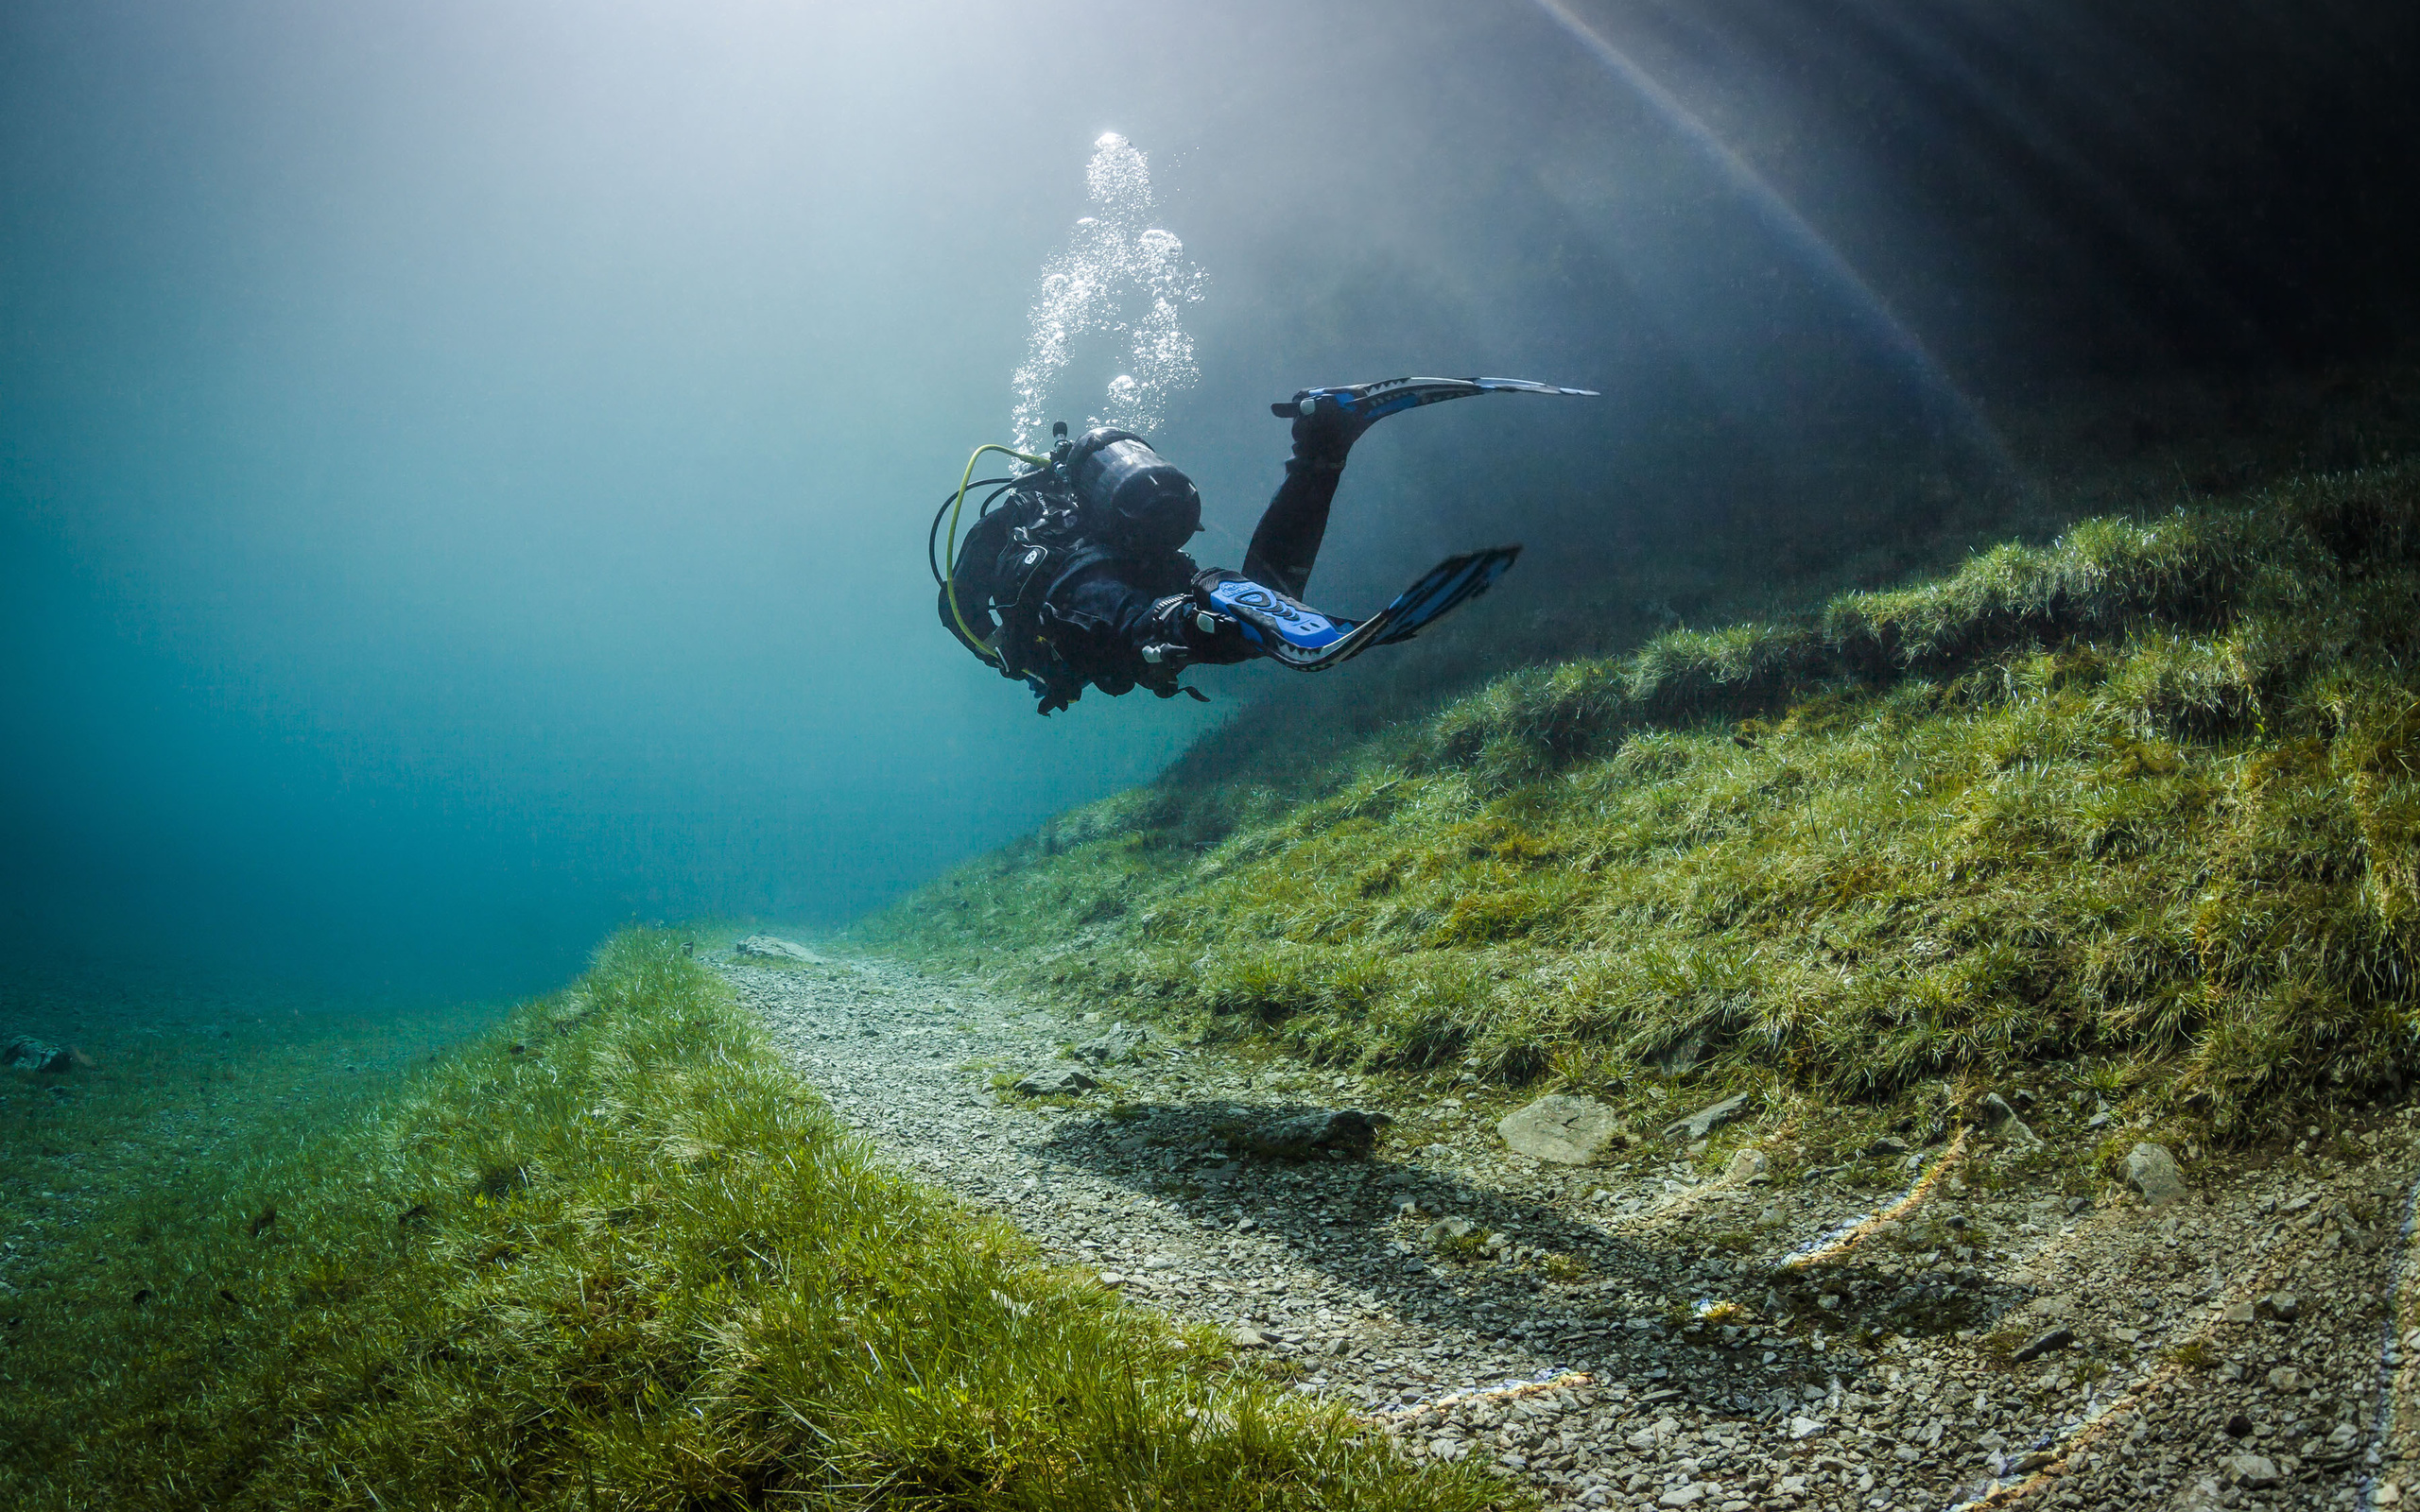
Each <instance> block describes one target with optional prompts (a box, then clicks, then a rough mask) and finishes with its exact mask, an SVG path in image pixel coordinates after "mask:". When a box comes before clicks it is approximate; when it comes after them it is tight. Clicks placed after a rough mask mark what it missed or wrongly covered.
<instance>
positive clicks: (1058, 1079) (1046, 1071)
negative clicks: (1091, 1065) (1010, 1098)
mask: <svg viewBox="0 0 2420 1512" xmlns="http://www.w3.org/2000/svg"><path fill="white" fill-rule="evenodd" d="M1099 1085H1100V1083H1098V1082H1097V1081H1095V1080H1093V1079H1092V1078H1091V1077H1090V1076H1087V1075H1085V1074H1083V1073H1082V1072H1080V1071H1078V1070H1077V1069H1076V1068H1075V1067H1073V1066H1045V1067H1043V1068H1042V1069H1041V1070H1040V1071H1037V1072H1035V1073H1034V1074H1032V1075H1030V1076H1028V1077H1027V1078H1025V1080H1023V1081H1021V1082H1018V1083H1017V1091H1021V1092H1023V1093H1025V1094H1026V1095H1027V1096H1028V1097H1060V1096H1073V1095H1074V1094H1075V1093H1077V1092H1088V1091H1092V1090H1093V1089H1094V1088H1096V1087H1098V1086H1099Z"/></svg>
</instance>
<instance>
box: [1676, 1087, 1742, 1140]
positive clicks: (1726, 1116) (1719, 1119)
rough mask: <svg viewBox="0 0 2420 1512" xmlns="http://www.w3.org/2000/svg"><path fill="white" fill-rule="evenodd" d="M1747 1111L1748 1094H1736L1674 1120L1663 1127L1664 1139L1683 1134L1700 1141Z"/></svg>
mask: <svg viewBox="0 0 2420 1512" xmlns="http://www.w3.org/2000/svg"><path fill="white" fill-rule="evenodd" d="M1747 1110H1748V1094H1747V1093H1746V1092H1738V1093H1736V1094H1734V1095H1732V1096H1730V1097H1726V1098H1724V1099H1723V1100H1722V1101H1720V1102H1719V1103H1708V1104H1707V1105H1706V1106H1705V1107H1703V1108H1699V1109H1698V1110H1697V1111H1696V1112H1694V1113H1691V1114H1690V1115H1689V1116H1688V1117H1686V1118H1678V1119H1674V1120H1673V1121H1672V1122H1671V1123H1669V1124H1667V1125H1664V1137H1665V1138H1666V1139H1670V1138H1671V1137H1672V1136H1673V1135H1675V1134H1681V1133H1685V1134H1687V1135H1688V1137H1689V1138H1691V1139H1693V1140H1702V1139H1703V1138H1705V1137H1706V1136H1707V1135H1708V1134H1711V1133H1713V1132H1714V1131H1715V1130H1716V1129H1718V1128H1720V1127H1721V1126H1722V1125H1725V1124H1728V1123H1730V1122H1731V1121H1732V1120H1733V1119H1735V1118H1737V1117H1738V1116H1739V1115H1740V1114H1742V1113H1745V1112H1746V1111H1747Z"/></svg>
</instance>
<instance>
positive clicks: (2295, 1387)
mask: <svg viewBox="0 0 2420 1512" xmlns="http://www.w3.org/2000/svg"><path fill="white" fill-rule="evenodd" d="M2269 1389H2270V1390H2272V1391H2300V1390H2302V1389H2303V1373H2302V1372H2301V1371H2299V1370H2297V1369H2295V1368H2294V1367H2293V1366H2290V1365H2281V1366H2277V1367H2276V1368H2275V1369H2273V1370H2272V1371H2270V1372H2269Z"/></svg>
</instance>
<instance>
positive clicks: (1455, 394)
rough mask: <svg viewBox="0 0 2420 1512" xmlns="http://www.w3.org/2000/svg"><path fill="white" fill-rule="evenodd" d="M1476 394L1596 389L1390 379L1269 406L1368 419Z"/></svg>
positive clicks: (1586, 395)
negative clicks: (1325, 410) (1320, 410)
mask: <svg viewBox="0 0 2420 1512" xmlns="http://www.w3.org/2000/svg"><path fill="white" fill-rule="evenodd" d="M1473 394H1564V395H1568V396H1570V397H1571V398H1574V399H1595V398H1597V397H1599V396H1598V393H1597V390H1595V389H1594V388H1559V387H1555V386H1554V385H1553V384H1542V383H1537V382H1534V381H1532V380H1530V379H1528V378H1386V379H1381V380H1380V381H1378V382H1377V383H1374V384H1347V385H1345V386H1343V387H1337V388H1305V389H1301V390H1298V391H1297V392H1296V393H1295V395H1294V397H1293V398H1291V399H1287V400H1281V401H1279V402H1278V403H1276V404H1271V405H1270V406H1269V412H1270V413H1271V414H1272V415H1274V416H1276V417H1277V418H1278V419H1279V420H1293V419H1295V418H1296V417H1297V416H1301V415H1307V414H1310V413H1311V412H1312V411H1313V410H1314V409H1317V408H1328V409H1340V410H1343V411H1344V412H1345V413H1346V414H1348V415H1354V416H1357V417H1359V418H1360V419H1362V420H1365V421H1374V420H1376V419H1377V418H1378V417H1380V416H1381V415H1392V414H1393V413H1394V412H1395V411H1396V410H1399V409H1411V408H1415V407H1417V406H1418V405H1421V404H1443V403H1444V402H1445V401H1446V400H1448V399H1468V398H1470V397H1471V396H1472V395H1473Z"/></svg>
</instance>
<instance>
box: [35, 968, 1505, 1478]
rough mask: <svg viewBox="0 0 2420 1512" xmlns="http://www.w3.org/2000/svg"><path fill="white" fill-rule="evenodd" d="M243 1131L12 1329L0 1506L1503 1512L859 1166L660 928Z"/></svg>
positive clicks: (98, 1232)
mask: <svg viewBox="0 0 2420 1512" xmlns="http://www.w3.org/2000/svg"><path fill="white" fill-rule="evenodd" d="M261 1135H262V1137H261V1138H260V1139H259V1140H258V1141H257V1142H256V1143H255V1144H254V1146H253V1147H252V1151H251V1154H250V1155H249V1156H248V1157H247V1158H245V1159H243V1160H234V1161H230V1162H227V1163H223V1164H221V1165H219V1166H217V1167H216V1168H213V1169H210V1170H207V1171H204V1172H200V1173H197V1174H196V1175H195V1177H194V1179H193V1180H192V1181H191V1182H190V1183H189V1184H187V1185H186V1186H185V1187H184V1188H183V1189H182V1190H181V1191H179V1192H176V1193H161V1194H156V1195H155V1196H154V1197H153V1198H152V1199H151V1200H150V1201H148V1202H147V1203H137V1204H134V1205H133V1206H132V1207H130V1209H129V1210H128V1211H119V1212H113V1213H112V1214H109V1215H107V1216H105V1217H104V1218H103V1219H101V1220H98V1221H96V1222H95V1224H94V1225H93V1226H92V1228H91V1229H90V1230H89V1232H88V1235H87V1237H88V1238H89V1240H90V1243H89V1245H79V1246H78V1255H77V1256H76V1257H75V1259H74V1261H73V1262H71V1263H61V1264H59V1265H57V1266H54V1267H53V1269H52V1271H51V1273H50V1274H49V1275H48V1277H47V1278H45V1279H44V1280H43V1282H42V1283H40V1284H39V1285H38V1286H36V1287H34V1288H32V1289H29V1290H28V1291H27V1292H26V1294H25V1295H24V1296H21V1297H18V1298H16V1299H15V1300H14V1301H12V1302H11V1303H10V1304H9V1310H10V1312H11V1313H12V1314H16V1315H15V1316H12V1317H11V1318H10V1319H9V1322H10V1324H11V1327H10V1329H9V1344H8V1346H7V1348H6V1350H5V1352H0V1444H5V1446H6V1448H5V1451H0V1503H6V1504H7V1505H9V1506H11V1507H26V1508H45V1507H49V1508H68V1507H90V1506H111V1507H142V1506H157V1507H192V1506H204V1505H207V1506H230V1507H263V1508H268V1507H280V1508H283V1507H387V1508H400V1507H411V1508H415V1509H419V1508H453V1507H500V1506H507V1505H511V1506H523V1505H542V1506H568V1507H578V1508H583V1509H585V1508H591V1507H595V1508H633V1509H635V1508H715V1507H756V1506H765V1505H798V1506H806V1507H834V1508H841V1507H884V1508H892V1507H898V1508H925V1507H929V1508H942V1507H947V1508H963V1509H970V1512H972V1509H989V1508H1029V1509H1034V1512H1041V1509H1046V1508H1047V1509H1059V1508H1102V1509H1108V1508H1121V1509H1123V1508H1129V1507H1136V1506H1151V1507H1164V1508H1181V1507H1198V1508H1205V1509H1207V1508H1222V1509H1223V1508H1258V1507H1266V1508H1276V1507H1287V1508H1295V1507H1315V1508H1370V1509H1394V1508H1438V1509H1474V1512H1475V1509H1477V1508H1479V1507H1482V1506H1487V1505H1491V1504H1495V1503H1496V1502H1497V1501H1498V1499H1499V1497H1500V1492H1499V1490H1498V1488H1496V1487H1495V1486H1492V1485H1491V1484H1490V1483H1488V1482H1486V1481H1484V1480H1482V1479H1481V1478H1480V1477H1478V1475H1477V1474H1475V1473H1472V1472H1468V1471H1464V1470H1457V1469H1450V1468H1446V1469H1428V1470H1423V1471H1420V1472H1417V1473H1415V1472H1413V1471H1412V1470H1410V1469H1409V1468H1407V1467H1406V1466H1404V1465H1403V1464H1402V1463H1401V1462H1399V1461H1398V1460H1397V1459H1396V1458H1395V1457H1394V1456H1393V1454H1392V1451H1391V1450H1390V1449H1388V1448H1387V1447H1386V1446H1385V1445H1384V1443H1383V1442H1382V1441H1370V1440H1365V1439H1364V1438H1362V1437H1361V1436H1359V1435H1357V1434H1356V1433H1355V1432H1354V1431H1353V1429H1352V1427H1351V1425H1350V1424H1349V1423H1348V1422H1347V1421H1346V1420H1345V1419H1343V1418H1342V1417H1340V1415H1339V1414H1337V1413H1335V1412H1333V1411H1322V1410H1317V1409H1313V1408H1311V1407H1309V1406H1308V1405H1307V1404H1305V1403H1304V1402H1303V1401H1301V1400H1299V1399H1296V1400H1285V1399H1282V1398H1281V1396H1280V1394H1279V1393H1277V1392H1276V1391H1275V1390H1274V1389H1273V1388H1271V1387H1270V1386H1267V1385H1265V1384H1260V1383H1255V1382H1253V1381H1251V1380H1249V1379H1247V1378H1244V1377H1241V1376H1238V1375H1236V1374H1233V1373H1231V1372H1230V1371H1228V1370H1227V1369H1226V1368H1225V1366H1223V1364H1222V1361H1221V1359H1220V1351H1219V1349H1217V1348H1216V1347H1215V1346H1214V1345H1211V1344H1210V1343H1208V1342H1206V1341H1204V1340H1201V1339H1196V1338H1189V1337H1185V1336H1182V1335H1179V1334H1176V1333H1174V1332H1170V1331H1169V1330H1168V1329H1167V1328H1166V1327H1165V1326H1163V1325H1160V1324H1158V1323H1156V1322H1154V1321H1153V1320H1151V1319H1150V1317H1148V1316H1146V1315H1144V1314H1140V1313H1139V1312H1136V1311H1134V1310H1131V1309H1126V1308H1123V1307H1121V1306H1120V1305H1119V1304H1118V1303H1117V1302H1116V1301H1115V1299H1114V1298H1113V1297H1110V1296H1108V1295H1107V1294H1105V1293H1103V1292H1101V1291H1100V1290H1099V1289H1098V1287H1096V1286H1094V1285H1092V1284H1090V1282H1089V1281H1088V1280H1083V1279H1081V1278H1078V1277H1072V1276H1068V1275H1065V1274H1063V1273H1055V1272H1051V1271H1048V1270H1046V1269H1043V1268H1041V1267H1039V1266H1037V1265H1036V1264H1035V1263H1033V1260H1032V1256H1031V1253H1030V1251H1029V1249H1028V1247H1027V1246H1025V1245H1024V1244H1023V1242H1022V1241H1021V1240H1020V1239H1019V1238H1018V1237H1017V1236H1016V1235H1015V1234H1014V1233H1013V1232H1012V1231H1011V1230H1009V1229H1005V1228H1003V1227H1001V1226H998V1225H996V1224H993V1223H989V1222H986V1221H983V1220H979V1219H977V1218H976V1217H973V1216H972V1215H969V1214H967V1213H966V1212H964V1211H960V1210H958V1209H956V1208H954V1207H952V1206H950V1205H948V1204H947V1203H946V1202H945V1201H944V1200H943V1199H942V1198H939V1197H937V1196H936V1195H934V1194H930V1193H928V1192H925V1191H924V1190H922V1189H919V1188H916V1187H913V1186H911V1185H909V1184H908V1183H906V1182H905V1181H903V1180H901V1179H900V1178H898V1177H894V1176H891V1175H890V1174H888V1173H886V1172H885V1171H883V1170H881V1169H880V1168H879V1167H878V1166H876V1165H875V1164H874V1163H873V1161H872V1160H870V1159H869V1158H868V1156H867V1154H866V1152H865V1150H864V1149H863V1148H862V1147H861V1146H860V1145H859V1144H858V1143H856V1141H854V1140H853V1139H850V1138H848V1137H845V1136H844V1135H842V1134H841V1133H839V1132H838V1130H837V1129H836V1127H835V1126H834V1125H833V1124H832V1123H831V1122H830V1121H829V1119H828V1118H827V1117H826V1115H825V1114H824V1113H823V1111H822V1110H821V1106H820V1105H819V1104H818V1103H817V1102H816V1101H815V1100H814V1098H813V1097H812V1096H811V1095H810V1094H809V1093H807V1092H806V1091H805V1090H804V1088H803V1087H801V1086H800V1085H799V1084H798V1083H797V1082H796V1081H794V1080H793V1079H792V1078H791V1077H790V1076H789V1074H787V1071H786V1070H784V1069H783V1068H782V1066H781V1065H780V1063H779V1061H778V1060H777V1058H776V1057H774V1055H773V1053H772V1052H771V1051H770V1050H769V1047H768V1046H767V1045H766V1043H765V1042H764V1041H763V1040H762V1039H761V1038H760V1037H759V1035H758V1033H757V1031H756V1029H755V1027H754V1025H753V1023H752V1021H751V1020H749V1019H748V1018H747V1017H746V1016H745V1015H744V1014H743V1013H742V1012H741V1011H740V1010H738V1009H737V1008H736V1007H735V1005H733V1004H732V1002H731V1000H730V998H729V996H728V994H727V993H726V992H725V991H724V990H723V989H722V988H721V986H720V985H719V983H718V982H717V981H716V980H715V979H714V978H713V977H712V976H711V975H710V974H709V973H708V972H706V971H704V970H703V969H702V968H700V967H699V966H698V965H696V964H695V963H694V962H692V961H690V960H688V959H687V958H685V957H684V955H683V953H682V951H681V949H680V946H679V944H678V942H677V941H676V940H675V939H673V938H672V937H670V936H664V935H658V934H632V935H625V936H619V937H617V938H615V939H614V940H613V941H612V942H610V943H609V944H608V945H606V946H605V947H604V949H603V950H602V951H601V952H600V953H599V954H598V957H597V960H596V966H595V968H594V970H593V971H591V972H590V973H589V975H588V976H587V977H586V978H584V979H583V980H582V981H581V982H580V983H579V985H578V986H576V987H575V988H572V989H570V990H569V991H567V992H565V993H562V994H561V995H559V996H557V997H554V998H550V999H547V1000H545V1001H544V1002H541V1003H537V1004H533V1005H530V1006H528V1007H527V1009H525V1010H524V1011H522V1012H521V1013H520V1014H519V1015H518V1016H517V1018H516V1020H515V1021H514V1022H512V1023H511V1024H510V1026H509V1028H508V1031H507V1032H506V1033H504V1034H501V1035H498V1036H496V1037H494V1038H493V1039H492V1040H488V1041H487V1042H484V1043H482V1044H480V1045H478V1046H477V1047H476V1048H475V1049H473V1050H471V1051H468V1052H465V1053H460V1054H457V1055H455V1056H453V1057H450V1058H447V1059H445V1060H443V1061H441V1063H440V1064H438V1065H437V1066H436V1067H434V1068H433V1069H431V1070H430V1071H429V1072H427V1073H426V1074H424V1075H423V1076H421V1077H420V1078H419V1079H418V1081H417V1082H416V1084H414V1085H413V1086H411V1087H410V1088H409V1089H408V1090H407V1091H403V1092H400V1093H398V1094H397V1095H395V1096H394V1097H392V1098H390V1099H389V1100H387V1101H385V1102H383V1103H376V1104H373V1105H372V1107H371V1108H369V1109H368V1110H367V1111H364V1112H361V1113H358V1114H355V1115H354V1117H352V1118H351V1119H349V1120H348V1121H346V1122H345V1123H344V1124H343V1125H341V1126H332V1127H325V1128H319V1129H297V1130H278V1129H274V1128H271V1127H267V1126H264V1128H263V1129H262V1131H261ZM138 1292H139V1294H140V1295H137V1294H138Z"/></svg>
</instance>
